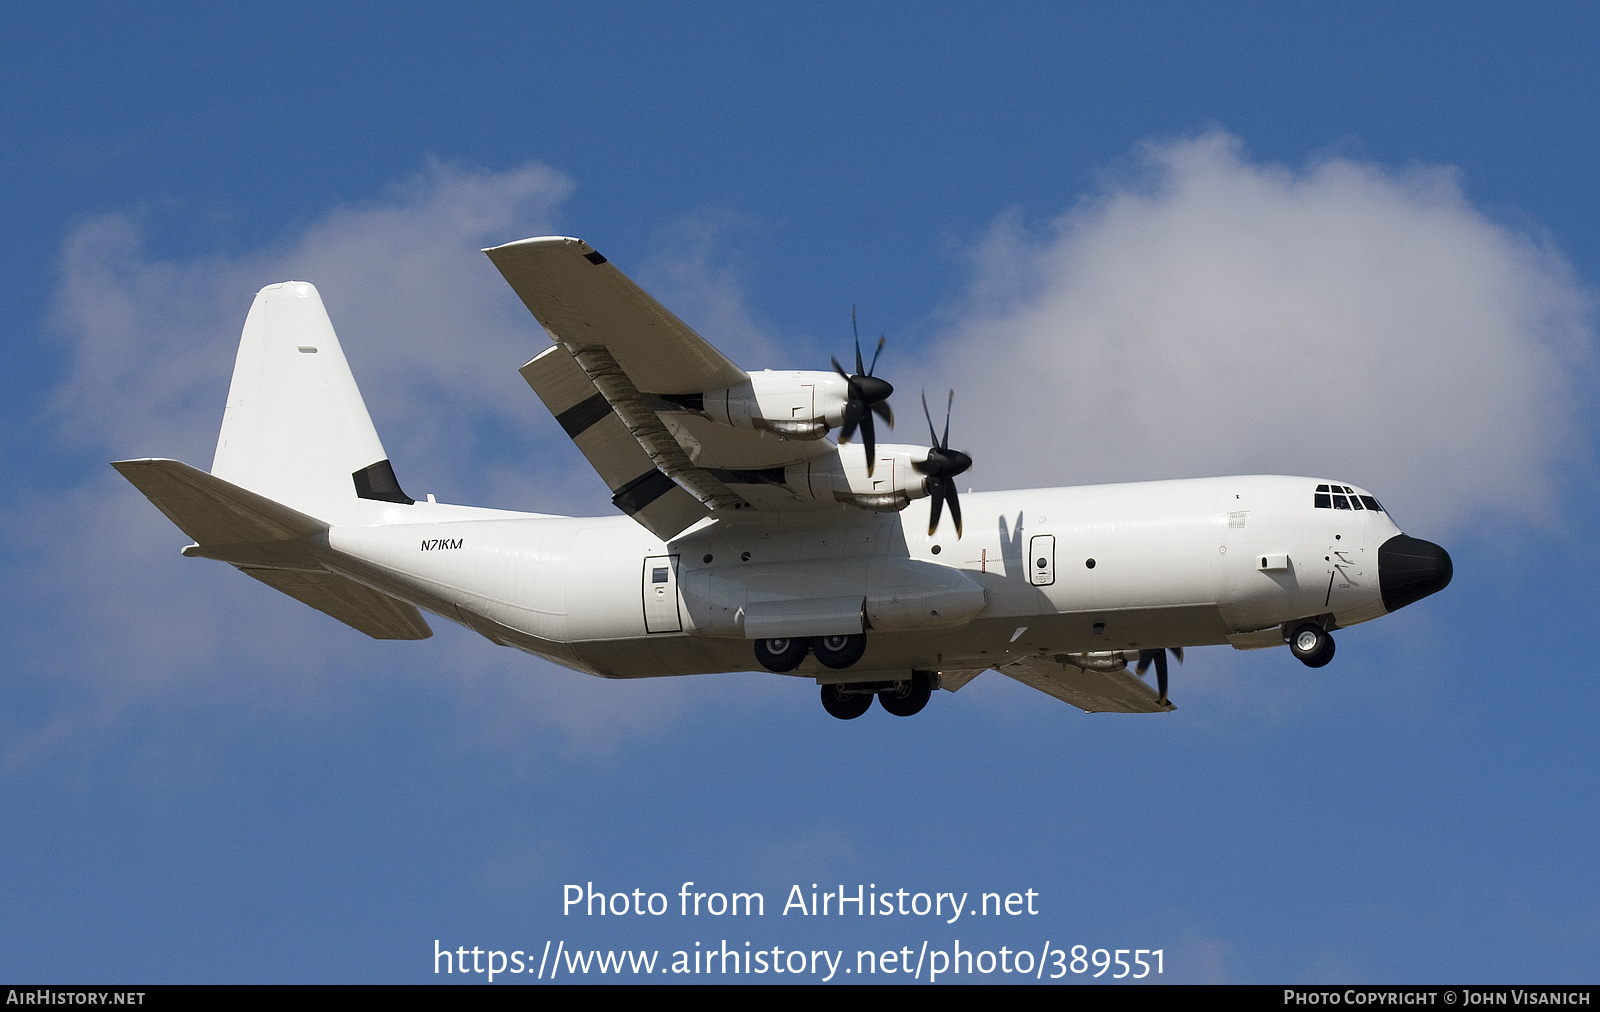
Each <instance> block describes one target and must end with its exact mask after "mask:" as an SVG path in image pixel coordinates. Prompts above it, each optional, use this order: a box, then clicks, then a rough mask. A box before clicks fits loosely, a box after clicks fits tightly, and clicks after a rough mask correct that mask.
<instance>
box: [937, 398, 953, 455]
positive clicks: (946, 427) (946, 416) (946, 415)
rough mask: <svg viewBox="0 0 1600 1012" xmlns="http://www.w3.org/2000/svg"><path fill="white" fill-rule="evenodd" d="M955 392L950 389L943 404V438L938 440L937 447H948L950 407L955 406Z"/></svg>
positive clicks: (942, 448) (943, 448)
mask: <svg viewBox="0 0 1600 1012" xmlns="http://www.w3.org/2000/svg"><path fill="white" fill-rule="evenodd" d="M955 403H956V392H955V391H954V390H952V391H950V399H949V400H948V401H946V402H945V405H944V439H942V440H940V441H939V449H941V450H948V449H950V409H951V408H953V407H954V406H955Z"/></svg>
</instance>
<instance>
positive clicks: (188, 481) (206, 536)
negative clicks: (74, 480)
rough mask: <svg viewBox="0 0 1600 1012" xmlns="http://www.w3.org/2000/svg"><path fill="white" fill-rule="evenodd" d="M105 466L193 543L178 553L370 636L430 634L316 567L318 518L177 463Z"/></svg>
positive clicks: (399, 609)
mask: <svg viewBox="0 0 1600 1012" xmlns="http://www.w3.org/2000/svg"><path fill="white" fill-rule="evenodd" d="M111 466H112V467H115V468H116V469H117V470H118V471H119V472H121V474H122V476H123V477H124V478H127V479H128V481H130V482H132V483H133V486H134V487H135V488H137V489H138V490H139V491H141V492H143V493H144V494H145V497H146V498H148V499H149V500H150V501H151V502H153V503H155V505H156V508H157V509H159V510H161V512H163V513H165V514H166V515H167V519H169V520H171V521H172V522H173V523H175V524H177V525H178V529H179V530H181V531H183V533H185V534H187V535H189V537H191V538H193V539H194V540H195V544H193V545H191V546H190V547H189V548H186V549H185V550H184V554H185V555H190V556H200V557H203V558H212V559H221V560H222V561H224V562H229V563H232V564H233V565H235V566H237V567H238V568H239V569H240V570H241V571H242V572H243V573H245V575H247V576H252V577H254V578H256V579H257V580H260V581H261V582H262V583H265V584H266V585H267V586H269V587H272V588H274V589H275V590H280V591H282V592H283V593H285V594H288V595H289V596H290V597H292V598H294V599H295V600H297V601H301V602H303V603H305V604H309V605H310V606H311V607H313V608H315V609H317V610H318V611H320V612H322V613H323V614H325V615H331V616H332V617H334V618H336V619H338V620H339V621H341V622H343V623H344V624H346V625H348V626H351V627H352V628H355V629H359V630H360V631H361V632H364V633H366V634H367V635H368V636H371V637H373V638H374V639H385V640H393V639H406V640H416V639H426V638H428V637H429V636H431V635H433V632H432V630H431V629H429V628H428V623H427V622H426V621H424V619H423V617H422V613H421V612H420V611H418V610H417V608H416V607H415V606H414V605H410V604H407V603H405V602H404V601H400V600H397V599H395V598H392V597H390V596H388V595H387V594H383V593H380V592H378V591H376V590H373V589H371V588H370V587H367V586H365V585H363V584H360V583H356V582H355V581H354V580H351V579H348V578H346V577H343V576H339V575H338V574H336V573H330V572H327V571H326V570H324V569H323V568H322V565H321V563H320V562H319V561H318V560H317V558H316V556H315V554H314V553H313V552H312V549H311V546H310V544H309V543H308V539H312V538H316V537H318V536H320V535H321V534H322V533H323V532H325V531H326V530H327V529H328V525H327V524H325V523H323V522H322V521H320V520H317V519H315V518H314V517H308V516H306V515H305V514H304V513H301V512H299V511H297V510H292V509H290V508H289V507H287V506H284V505H283V504H282V503H276V502H273V501H272V500H271V499H268V498H266V497H265V496H260V495H257V494H255V493H254V492H251V491H249V490H248V489H243V488H240V487H239V486H237V485H234V484H232V483H231V482H227V481H224V480H222V479H221V478H218V477H216V476H215V475H210V474H207V473H206V472H204V471H201V470H199V469H198V468H194V467H190V466H189V465H188V464H185V463H182V462H181V461H176V460H161V459H146V460H119V461H117V462H115V463H114V464H112V465H111Z"/></svg>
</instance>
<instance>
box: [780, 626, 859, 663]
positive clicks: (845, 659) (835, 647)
mask: <svg viewBox="0 0 1600 1012" xmlns="http://www.w3.org/2000/svg"><path fill="white" fill-rule="evenodd" d="M811 652H812V654H814V655H815V656H816V658H817V660H819V661H821V662H822V663H823V664H825V665H827V666H828V667H830V668H835V669H839V670H842V669H844V668H848V667H849V666H850V665H852V664H854V663H855V662H856V661H859V660H860V659H861V655H862V654H864V653H866V652H867V636H866V634H865V633H856V634H855V635H854V636H818V637H816V638H815V639H813V640H812V641H811ZM796 663H799V662H796Z"/></svg>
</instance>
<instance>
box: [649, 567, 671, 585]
mask: <svg viewBox="0 0 1600 1012" xmlns="http://www.w3.org/2000/svg"><path fill="white" fill-rule="evenodd" d="M650 582H651V583H666V582H667V570H666V568H665V567H663V568H661V569H653V570H651V571H650Z"/></svg>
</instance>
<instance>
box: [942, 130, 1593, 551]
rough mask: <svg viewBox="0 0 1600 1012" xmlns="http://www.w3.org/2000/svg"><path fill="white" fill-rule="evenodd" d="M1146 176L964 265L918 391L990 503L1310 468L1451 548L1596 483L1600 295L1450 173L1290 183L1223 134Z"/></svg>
mask: <svg viewBox="0 0 1600 1012" xmlns="http://www.w3.org/2000/svg"><path fill="white" fill-rule="evenodd" d="M1135 169H1136V171H1132V172H1125V173H1123V174H1119V175H1115V176H1113V177H1111V178H1110V179H1109V180H1108V181H1107V183H1106V184H1105V186H1104V188H1103V190H1102V192H1100V193H1098V194H1096V195H1094V196H1092V197H1089V198H1086V199H1085V200H1084V201H1082V202H1081V203H1080V204H1079V205H1078V206H1077V207H1076V208H1074V209H1073V210H1072V211H1071V212H1069V213H1067V214H1065V215H1063V216H1061V217H1060V218H1058V219H1056V220H1055V221H1054V222H1052V223H1051V224H1050V225H1049V227H1047V228H1045V229H1043V230H1040V231H1039V233H1034V232H1031V231H1030V230H1029V229H1027V228H1025V227H1024V226H1023V225H1022V224H1021V223H1020V221H1019V218H1018V216H1017V215H1015V214H1011V215H1007V216H1004V217H1002V218H1001V219H1000V220H999V221H998V222H997V223H996V224H995V225H994V226H993V228H992V229H991V231H990V232H989V234H988V235H987V236H986V237H985V238H984V239H983V240H982V241H981V242H980V243H978V244H977V245H976V248H975V249H974V251H973V252H972V262H973V265H974V279H973V281H972V284H971V286H970V289H969V291H968V292H967V293H965V295H964V296H963V298H962V299H961V301H960V302H959V303H958V304H957V305H956V307H955V308H954V309H952V310H951V311H950V312H949V316H948V318H947V320H946V323H945V325H944V328H943V330H942V333H941V335H940V337H939V338H938V339H937V341H936V342H935V347H934V352H933V355H932V359H931V361H930V362H928V363H927V365H926V367H925V375H926V376H928V377H931V379H930V380H929V383H928V385H929V388H930V389H936V388H937V387H938V386H940V385H943V384H944V383H949V382H952V378H954V379H953V382H954V385H956V386H957V397H956V415H955V421H954V431H955V433H956V437H957V438H956V440H955V441H956V443H957V445H958V446H962V447H963V448H965V449H967V450H968V451H969V452H973V453H974V456H975V457H976V458H977V459H978V463H979V468H980V469H981V473H980V474H978V475H977V478H978V480H981V481H982V482H984V483H985V484H986V485H987V486H988V487H997V488H1000V487H1008V486H1010V487H1015V486H1019V485H1020V486H1038V485H1046V484H1080V483H1089V482H1098V481H1117V480H1140V479H1147V478H1161V477H1179V476H1189V475H1206V474H1227V473H1255V472H1265V473H1287V474H1308V475H1318V476H1326V477H1329V478H1337V479H1342V480H1346V481H1350V482H1352V483H1357V484H1361V485H1365V486H1367V487H1369V488H1371V489H1372V490H1374V492H1375V493H1376V494H1377V495H1378V496H1379V497H1380V498H1381V499H1384V500H1385V504H1386V505H1388V506H1390V507H1391V508H1392V509H1393V510H1395V512H1396V514H1397V516H1398V519H1399V520H1400V522H1401V523H1402V524H1406V525H1409V526H1410V527H1411V528H1412V529H1413V530H1414V533H1417V534H1420V535H1422V536H1438V535H1440V534H1443V533H1444V532H1445V531H1446V530H1447V529H1449V528H1450V527H1453V526H1457V525H1461V524H1463V523H1466V522H1468V521H1469V520H1474V519H1475V518H1476V517H1477V516H1478V515H1479V514H1481V513H1482V512H1483V511H1485V510H1488V511H1492V512H1496V513H1499V514H1501V515H1502V516H1504V517H1508V518H1511V519H1532V520H1535V521H1547V520H1548V519H1550V517H1551V516H1552V515H1553V513H1554V512H1555V509H1556V500H1557V494H1558V488H1557V486H1558V483H1559V481H1560V475H1561V473H1562V471H1563V469H1570V468H1573V467H1574V466H1576V467H1577V468H1579V469H1581V470H1583V471H1584V473H1587V466H1588V464H1587V462H1588V459H1589V457H1588V453H1587V452H1586V450H1587V447H1586V439H1585V436H1584V434H1583V433H1582V431H1581V429H1580V423H1579V418H1578V413H1577V409H1576V407H1575V406H1574V397H1575V395H1576V393H1577V390H1578V384H1577V377H1578V376H1579V375H1580V374H1587V372H1588V370H1589V369H1590V367H1591V359H1590V354H1591V350H1592V345H1593V339H1594V332H1593V322H1592V310H1593V295H1592V293H1591V292H1590V291H1589V290H1588V289H1587V288H1585V287H1584V286H1583V285H1582V284H1581V283H1580V282H1579V281H1578V280H1577V279H1576V278H1575V277H1574V276H1573V273H1572V271H1571V269H1570V268H1569V267H1568V266H1567V264H1566V263H1565V262H1564V261H1563V260H1562V259H1561V257H1560V256H1559V255H1558V254H1557V253H1555V252H1554V251H1553V250H1552V249H1550V248H1549V246H1548V245H1547V244H1545V243H1543V242H1541V241H1540V240H1539V239H1538V238H1537V237H1534V236H1530V235H1527V234H1525V233H1521V232H1518V231H1516V230H1513V229H1511V228H1509V227H1507V226H1505V225H1503V224H1499V223H1497V222H1495V221H1494V220H1492V219H1491V218H1490V217H1488V216H1487V215H1485V214H1484V213H1483V212H1481V211H1479V210H1478V209H1476V208H1474V207H1473V206H1472V205H1471V203H1470V202H1469V201H1468V200H1467V199H1466V197H1465V196H1464V195H1463V194H1462V192H1461V187H1460V184H1459V181H1458V179H1457V177H1456V175H1455V174H1454V173H1453V172H1452V171H1450V170H1448V169H1444V168H1427V167H1416V168H1409V169H1405V170H1390V169H1386V168H1383V167H1381V166H1377V165H1374V164H1371V163H1366V162H1360V161H1356V160H1352V159H1349V158H1330V159H1325V160H1319V161H1314V162H1312V163H1311V164H1309V165H1308V166H1306V167H1305V168H1304V169H1301V170H1291V169H1288V168H1284V167H1281V166H1274V165H1263V164H1258V163H1253V162H1251V161H1249V160H1248V159H1247V158H1246V157H1245V155H1244V153H1243V151H1242V148H1241V144H1240V142H1239V141H1238V140H1237V139H1236V138H1234V137H1231V136H1229V135H1227V134H1224V133H1218V132H1212V133H1207V134H1204V135H1202V136H1199V137H1197V138H1192V139H1187V140H1177V141H1170V142H1164V143H1152V144H1150V145H1147V146H1146V147H1145V148H1143V149H1142V151H1141V152H1140V158H1139V159H1138V161H1137V163H1136V166H1135ZM933 399H934V398H932V397H930V401H932V400H933Z"/></svg>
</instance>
